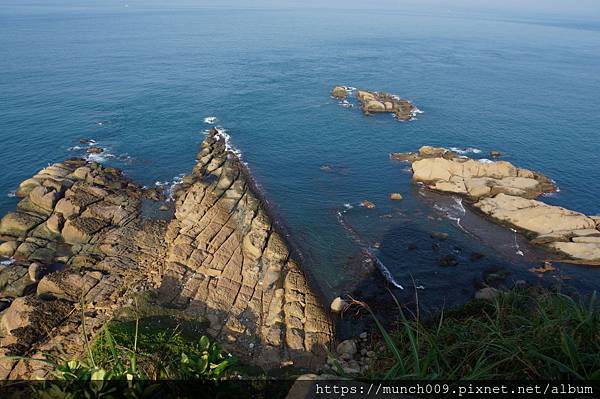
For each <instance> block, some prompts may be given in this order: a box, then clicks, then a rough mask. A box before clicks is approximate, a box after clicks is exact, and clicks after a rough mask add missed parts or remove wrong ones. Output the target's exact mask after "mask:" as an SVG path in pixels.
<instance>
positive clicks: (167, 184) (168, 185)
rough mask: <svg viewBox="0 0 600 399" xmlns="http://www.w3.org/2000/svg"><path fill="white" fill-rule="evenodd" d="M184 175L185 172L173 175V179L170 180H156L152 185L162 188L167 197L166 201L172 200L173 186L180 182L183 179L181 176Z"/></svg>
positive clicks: (173, 198)
mask: <svg viewBox="0 0 600 399" xmlns="http://www.w3.org/2000/svg"><path fill="white" fill-rule="evenodd" d="M184 176H185V173H181V174H179V175H177V176H175V177H174V178H173V180H170V181H162V182H161V181H156V182H154V185H155V186H156V187H158V188H162V189H163V191H164V193H165V196H166V197H167V202H171V201H173V200H175V188H176V187H177V186H178V185H179V184H181V182H182V181H183V177H184Z"/></svg>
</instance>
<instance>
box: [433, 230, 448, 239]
mask: <svg viewBox="0 0 600 399" xmlns="http://www.w3.org/2000/svg"><path fill="white" fill-rule="evenodd" d="M430 237H431V238H435V239H437V240H442V241H443V240H447V239H448V233H444V232H441V231H434V232H432V233H431V234H430Z"/></svg>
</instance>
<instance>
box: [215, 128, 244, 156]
mask: <svg viewBox="0 0 600 399" xmlns="http://www.w3.org/2000/svg"><path fill="white" fill-rule="evenodd" d="M215 129H216V130H217V134H215V139H216V140H221V139H222V140H223V141H224V142H225V150H226V151H229V152H231V153H232V154H234V155H236V156H237V157H238V158H240V159H241V158H242V152H241V151H240V150H238V149H237V148H235V147H234V146H233V144H231V136H230V135H229V133H227V130H226V129H225V128H223V127H221V126H217V127H215Z"/></svg>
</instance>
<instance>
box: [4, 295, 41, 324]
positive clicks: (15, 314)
mask: <svg viewBox="0 0 600 399" xmlns="http://www.w3.org/2000/svg"><path fill="white" fill-rule="evenodd" d="M32 310H33V307H32V306H31V305H29V304H28V303H27V298H26V297H20V298H16V299H15V300H14V301H13V302H12V304H11V305H10V307H9V308H8V309H7V310H5V311H4V312H3V313H2V320H1V324H2V329H3V330H4V331H6V332H7V333H11V332H12V331H13V330H16V329H17V328H25V327H28V326H29V325H30V324H31V321H30V316H31V313H32Z"/></svg>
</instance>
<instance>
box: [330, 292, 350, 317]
mask: <svg viewBox="0 0 600 399" xmlns="http://www.w3.org/2000/svg"><path fill="white" fill-rule="evenodd" d="M349 306H350V304H349V303H348V302H346V301H345V300H343V299H342V298H340V297H339V296H338V297H337V298H335V299H334V300H333V301H332V302H331V306H330V308H331V311H332V312H334V313H342V312H344V311H345V310H346V309H348V307H349Z"/></svg>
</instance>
